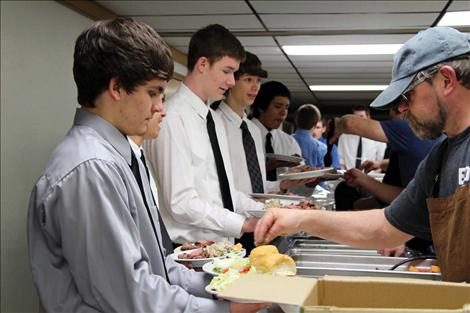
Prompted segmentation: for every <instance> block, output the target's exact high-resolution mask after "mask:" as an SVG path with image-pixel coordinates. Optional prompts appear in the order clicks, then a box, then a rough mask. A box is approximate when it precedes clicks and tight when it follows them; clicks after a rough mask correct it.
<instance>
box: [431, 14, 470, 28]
mask: <svg viewBox="0 0 470 313" xmlns="http://www.w3.org/2000/svg"><path fill="white" fill-rule="evenodd" d="M437 25H438V26H466V25H470V11H460V12H447V13H446V14H444V16H443V17H442V19H441V20H440V21H439V24H437Z"/></svg>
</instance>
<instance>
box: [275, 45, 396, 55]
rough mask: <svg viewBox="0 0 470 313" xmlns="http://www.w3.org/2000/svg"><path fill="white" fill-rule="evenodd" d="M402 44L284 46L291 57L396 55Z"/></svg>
mask: <svg viewBox="0 0 470 313" xmlns="http://www.w3.org/2000/svg"><path fill="white" fill-rule="evenodd" d="M401 46H402V44H377V45H308V46H282V49H283V50H284V51H285V52H286V53H287V54H289V55H370V54H395V53H396V52H397V51H398V49H400V47H401Z"/></svg>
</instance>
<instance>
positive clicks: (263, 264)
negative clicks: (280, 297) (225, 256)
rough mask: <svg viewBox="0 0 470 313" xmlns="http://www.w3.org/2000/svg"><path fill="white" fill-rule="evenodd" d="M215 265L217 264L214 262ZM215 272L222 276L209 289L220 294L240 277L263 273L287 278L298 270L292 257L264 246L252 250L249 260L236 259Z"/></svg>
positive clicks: (274, 248) (213, 280)
mask: <svg viewBox="0 0 470 313" xmlns="http://www.w3.org/2000/svg"><path fill="white" fill-rule="evenodd" d="M221 261H222V260H221ZM214 264H217V263H215V262H214ZM213 271H214V272H219V271H220V273H221V274H219V275H218V276H216V277H214V278H213V279H212V281H211V283H210V284H209V288H210V289H211V290H213V291H217V292H220V291H223V290H224V289H225V288H226V287H227V286H228V285H230V284H231V283H232V282H234V281H235V280H237V279H238V278H239V277H240V275H250V274H252V273H261V274H271V275H279V276H287V275H295V274H296V271H297V269H296V266H295V262H294V260H293V259H292V258H291V257H290V256H288V255H285V254H280V253H279V251H278V250H277V248H276V247H275V246H273V245H264V246H259V247H256V248H254V249H253V250H251V253H250V256H249V257H248V258H243V259H238V260H237V259H235V260H234V261H232V262H231V263H230V264H229V265H228V266H221V267H220V268H217V266H214V267H213Z"/></svg>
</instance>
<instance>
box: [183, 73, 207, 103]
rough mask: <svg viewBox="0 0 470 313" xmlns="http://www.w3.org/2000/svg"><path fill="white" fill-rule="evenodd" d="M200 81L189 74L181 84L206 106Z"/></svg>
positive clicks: (205, 98)
mask: <svg viewBox="0 0 470 313" xmlns="http://www.w3.org/2000/svg"><path fill="white" fill-rule="evenodd" d="M201 82H202V79H201V78H199V77H196V75H194V74H193V73H191V72H189V73H188V75H186V77H185V78H184V79H183V84H185V86H186V87H188V88H189V89H190V90H191V91H192V92H193V93H194V94H195V95H196V96H198V97H199V99H201V101H202V102H204V103H206V104H207V100H208V97H207V95H205V93H204V91H203V89H204V86H203V84H202V83H201Z"/></svg>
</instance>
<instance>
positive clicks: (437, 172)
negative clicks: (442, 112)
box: [432, 138, 449, 198]
mask: <svg viewBox="0 0 470 313" xmlns="http://www.w3.org/2000/svg"><path fill="white" fill-rule="evenodd" d="M448 141H449V139H448V138H446V139H445V140H444V141H443V142H442V144H441V146H440V147H439V152H438V153H437V158H436V163H437V167H436V170H435V172H434V173H435V175H434V186H433V189H432V197H433V198H439V191H440V187H439V180H440V176H441V170H442V161H443V159H444V154H445V153H446V151H447V146H448V144H449V143H448Z"/></svg>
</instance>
